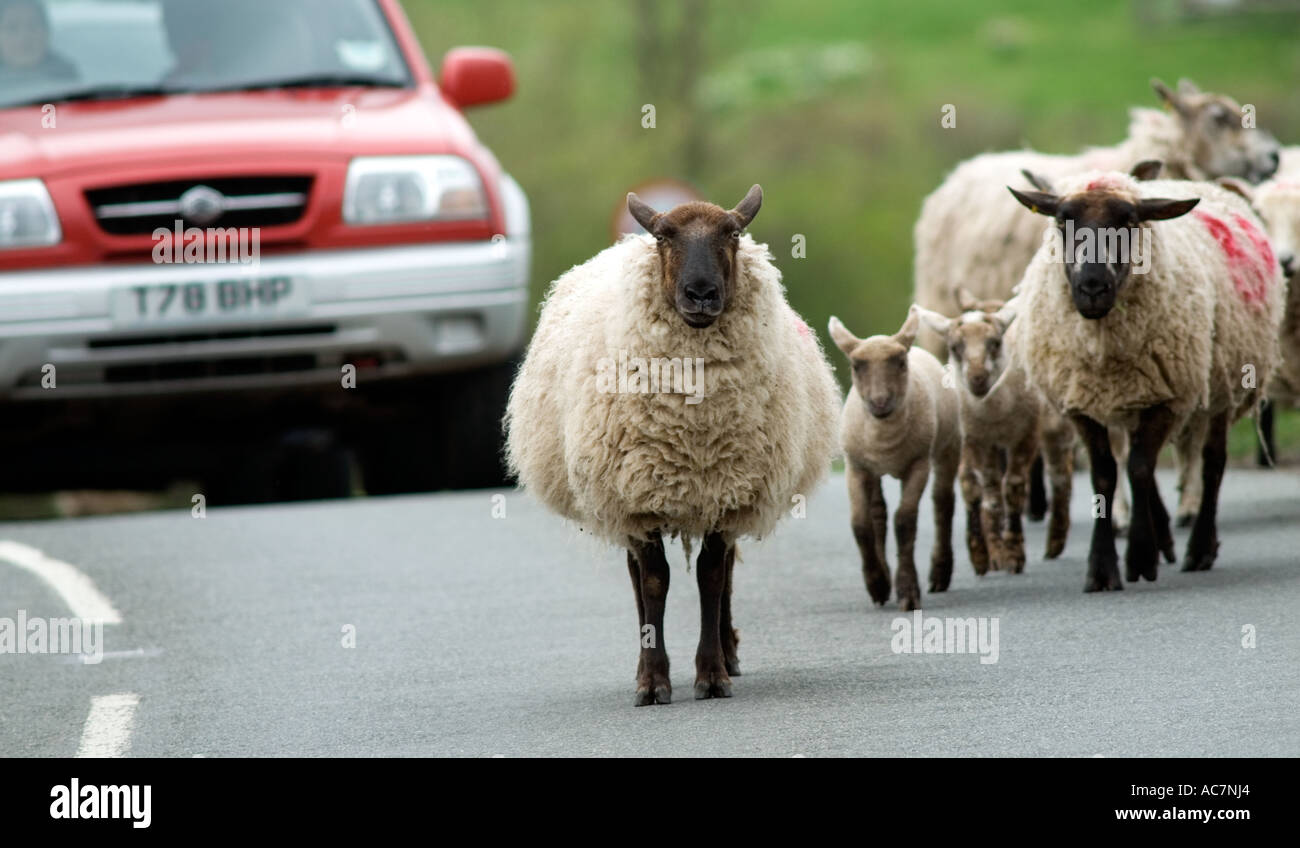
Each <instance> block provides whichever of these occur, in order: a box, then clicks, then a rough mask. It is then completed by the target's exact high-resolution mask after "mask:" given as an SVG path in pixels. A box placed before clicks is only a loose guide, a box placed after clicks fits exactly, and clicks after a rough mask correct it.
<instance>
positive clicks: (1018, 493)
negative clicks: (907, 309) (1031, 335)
mask: <svg viewBox="0 0 1300 848" xmlns="http://www.w3.org/2000/svg"><path fill="white" fill-rule="evenodd" d="M957 300H958V304H959V306H960V308H961V309H962V313H961V315H959V316H958V317H956V318H947V317H945V316H943V315H940V314H939V313H937V312H933V311H931V310H929V309H922V310H920V315H921V321H922V323H923V324H925V325H926V326H928V327H929V328H930V329H931V330H934V331H935V332H936V333H938V334H939V335H940V336H941V337H942V338H943V339H944V341H945V344H946V345H947V349H948V364H949V367H951V368H952V369H953V370H954V372H955V375H954V376H955V377H956V378H957V380H956V385H957V387H958V395H959V397H960V399H961V403H960V411H961V433H962V461H961V471H960V476H961V485H962V495H963V497H964V499H965V501H966V545H967V548H968V550H969V551H970V558H971V564H972V565H973V566H974V567H975V572H976V573H977V574H984V573H986V572H987V571H988V569H989V567H990V565H991V566H992V567H993V568H994V569H995V570H1001V571H1010V572H1012V573H1014V574H1019V573H1020V572H1021V571H1022V570H1023V569H1024V566H1025V536H1024V530H1023V528H1022V525H1021V521H1020V516H1021V512H1022V511H1023V509H1024V505H1025V496H1026V486H1027V484H1028V482H1029V471H1030V467H1031V466H1032V464H1033V461H1034V457H1035V456H1037V455H1038V453H1039V450H1040V449H1041V450H1042V454H1043V458H1044V460H1045V462H1046V466H1047V471H1048V476H1049V478H1050V480H1051V482H1052V504H1051V520H1050V521H1049V523H1048V528H1047V551H1046V558H1047V559H1055V558H1056V557H1057V556H1059V555H1060V553H1061V551H1062V550H1064V549H1065V541H1066V537H1067V535H1068V534H1069V531H1070V490H1071V485H1072V479H1071V475H1072V474H1073V472H1074V439H1075V433H1074V427H1073V425H1072V424H1071V423H1070V422H1069V421H1067V420H1066V419H1065V418H1064V416H1062V415H1061V414H1060V413H1058V412H1057V411H1056V410H1055V409H1054V408H1053V407H1052V405H1051V404H1049V403H1047V401H1046V400H1045V399H1044V398H1043V397H1042V395H1041V393H1040V392H1039V391H1038V389H1037V387H1035V386H1034V385H1032V384H1031V383H1030V382H1029V379H1028V376H1027V375H1026V373H1025V368H1024V365H1023V364H1022V363H1021V362H1020V361H1019V357H1018V355H1017V332H1016V326H1015V324H1014V323H1013V322H1014V321H1015V318H1016V314H1017V311H1018V309H1019V308H1020V306H1019V303H1018V299H1017V298H1013V299H1011V300H1010V301H1008V302H1007V303H1005V304H1004V303H1003V302H1002V301H981V302H977V301H976V300H975V299H974V298H973V297H972V296H971V295H970V294H969V293H968V292H966V290H965V289H959V290H958V292H957Z"/></svg>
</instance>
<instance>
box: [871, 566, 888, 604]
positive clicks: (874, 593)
mask: <svg viewBox="0 0 1300 848" xmlns="http://www.w3.org/2000/svg"><path fill="white" fill-rule="evenodd" d="M891 588H893V587H891V586H890V584H889V574H888V573H886V574H884V575H883V576H881V577H868V578H867V594H868V595H870V596H871V601H872V603H874V604H875V605H876V606H878V607H883V606H884V605H885V604H887V603H888V602H889V590H890V589H891Z"/></svg>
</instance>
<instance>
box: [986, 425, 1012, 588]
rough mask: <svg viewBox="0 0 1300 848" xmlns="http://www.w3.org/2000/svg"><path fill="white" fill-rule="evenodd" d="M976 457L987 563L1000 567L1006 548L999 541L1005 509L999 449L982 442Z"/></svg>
mask: <svg viewBox="0 0 1300 848" xmlns="http://www.w3.org/2000/svg"><path fill="white" fill-rule="evenodd" d="M979 458H980V470H979V477H980V526H981V529H982V532H983V534H984V545H985V547H987V548H988V552H989V567H990V568H992V569H993V570H994V571H1002V570H1003V569H1004V568H1006V567H1007V565H1008V562H1007V550H1006V545H1005V544H1003V541H1002V530H1003V527H1004V526H1005V525H1006V513H1005V510H1004V509H1003V506H1004V505H1003V502H1002V475H1003V461H1004V458H1003V453H1002V449H1001V448H999V447H996V446H985V447H984V448H983V449H982V450H980V451H979Z"/></svg>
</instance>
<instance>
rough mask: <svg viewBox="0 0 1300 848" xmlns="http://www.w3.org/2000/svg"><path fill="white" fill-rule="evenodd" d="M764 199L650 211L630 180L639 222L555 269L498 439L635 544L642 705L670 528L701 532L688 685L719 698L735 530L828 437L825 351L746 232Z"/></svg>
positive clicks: (769, 508) (588, 521) (817, 455)
mask: <svg viewBox="0 0 1300 848" xmlns="http://www.w3.org/2000/svg"><path fill="white" fill-rule="evenodd" d="M761 203H762V190H761V189H760V188H759V187H758V186H754V187H753V188H752V189H750V191H749V193H748V194H747V195H746V196H745V199H744V200H742V201H741V202H740V204H739V205H737V206H736V208H735V209H732V210H730V211H727V210H724V209H721V208H719V207H718V206H715V205H713V204H711V203H701V202H697V203H687V204H683V205H681V206H678V207H676V208H675V209H673V210H672V211H670V212H666V213H656V212H655V211H654V210H653V209H651V208H650V207H649V206H647V205H646V204H645V203H643V202H641V201H640V199H639V198H637V197H636V195H634V194H630V195H628V208H629V210H630V211H631V213H632V215H633V216H634V217H635V218H636V220H637V221H638V222H639V223H640V224H641V225H642V226H643V227H645V229H646V230H647V231H648V232H649V235H639V236H630V237H626V238H624V239H623V240H621V241H619V242H618V243H617V244H615V245H613V246H612V247H609V248H607V249H605V250H603V251H602V252H600V253H599V254H597V255H596V256H595V257H593V258H592V259H591V260H589V261H587V262H586V263H585V264H583V265H579V266H577V267H575V268H573V269H572V270H570V271H568V272H566V273H565V274H564V275H562V276H561V277H560V278H559V279H558V280H556V281H555V283H554V284H553V286H552V287H551V290H550V293H549V295H548V296H547V298H546V302H545V304H544V306H543V307H542V314H541V318H540V321H539V322H538V326H537V331H536V333H535V334H534V336H533V339H532V342H531V343H530V345H529V348H528V352H527V354H526V356H525V359H524V362H523V365H522V366H521V367H520V370H519V373H518V375H517V377H516V379H515V383H514V386H513V387H512V389H511V393H510V400H509V404H508V408H507V412H506V421H505V426H506V430H507V446H506V451H507V459H508V463H509V467H510V468H511V470H512V471H513V473H514V474H515V475H516V476H517V477H518V479H519V481H520V483H522V484H523V486H524V487H525V488H526V489H527V490H528V491H530V492H532V494H533V495H534V496H535V497H536V498H538V499H539V500H540V501H541V502H542V503H544V504H545V505H546V506H547V507H549V508H550V509H552V510H554V511H555V512H558V513H559V514H560V515H562V516H564V517H565V518H568V519H570V520H572V521H574V522H575V523H577V524H578V525H580V526H581V527H582V528H583V529H585V530H587V531H589V532H591V533H592V534H594V535H595V536H597V537H599V538H600V539H603V540H606V541H609V542H611V543H613V544H618V545H623V546H626V547H627V549H628V570H629V571H630V573H631V575H632V586H633V589H634V591H635V594H636V601H637V613H638V616H639V618H640V626H641V631H640V634H639V639H640V640H641V646H642V648H641V655H640V661H639V663H638V665H637V689H636V699H635V703H636V704H637V705H643V704H653V703H660V704H666V703H669V702H670V701H671V699H672V684H671V682H670V679H669V673H668V654H667V652H666V650H665V648H664V633H663V615H664V603H665V600H666V597H667V593H668V582H669V571H668V562H667V560H666V559H665V555H664V542H663V539H664V536H669V537H671V536H674V535H676V536H681V537H682V538H683V541H684V543H685V544H687V545H689V542H690V540H691V539H693V538H702V539H703V544H702V547H701V551H700V555H699V559H698V562H697V572H698V573H697V576H698V582H699V586H700V609H701V629H700V642H699V650H698V652H697V654H696V658H695V666H696V678H695V696H696V697H697V698H708V697H729V696H730V695H731V689H732V684H731V679H730V675H736V674H739V673H740V668H739V663H738V660H737V657H736V642H737V637H736V633H735V631H734V629H733V628H732V624H731V577H732V568H733V566H734V563H735V559H736V546H735V543H736V539H737V538H739V537H741V536H763V535H765V534H767V533H768V532H769V531H771V530H772V529H773V527H774V526H775V525H776V523H777V520H778V519H780V518H781V517H782V516H783V515H785V514H786V513H787V511H789V510H794V509H797V508H798V507H799V506H800V504H801V500H800V498H802V497H804V496H807V495H808V494H809V493H810V492H811V491H812V489H813V488H814V487H815V486H816V485H817V484H818V482H819V481H820V480H821V479H822V478H823V477H824V475H825V474H826V473H827V471H828V470H829V467H830V462H831V460H832V458H833V457H834V455H835V452H836V445H835V421H836V415H837V413H838V402H839V389H838V386H837V385H836V383H835V378H834V376H833V374H832V372H831V369H830V366H829V365H828V363H827V362H826V359H825V357H824V355H823V354H822V350H821V347H820V345H819V344H818V341H817V338H816V336H815V335H814V334H813V333H812V332H811V331H810V330H809V328H808V326H807V325H806V324H804V322H803V321H802V320H800V318H799V316H798V315H796V314H795V312H794V311H793V310H792V309H791V308H790V306H789V305H788V304H787V303H786V300H785V293H784V289H783V288H782V286H781V275H780V272H779V271H778V270H777V269H776V267H775V266H774V265H773V264H772V257H771V254H770V253H769V252H768V250H767V247H766V245H761V244H756V243H755V242H754V240H753V239H752V238H751V237H750V236H748V235H743V234H742V230H744V228H745V227H746V226H748V224H749V222H750V221H751V220H752V219H753V218H754V216H755V215H756V214H757V213H758V210H759V206H760V205H761ZM624 363H630V364H631V367H632V368H633V369H634V373H633V374H631V375H629V374H627V373H626V372H627V370H628V367H627V366H626V365H625V364H624ZM647 372H648V373H647ZM692 374H693V375H695V380H696V382H694V383H691V382H690V377H688V376H687V375H692ZM678 377H684V378H685V379H684V380H683V381H682V385H677V383H678V379H677V378H678ZM699 381H702V385H701V384H700V382H699ZM688 555H689V547H688Z"/></svg>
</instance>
